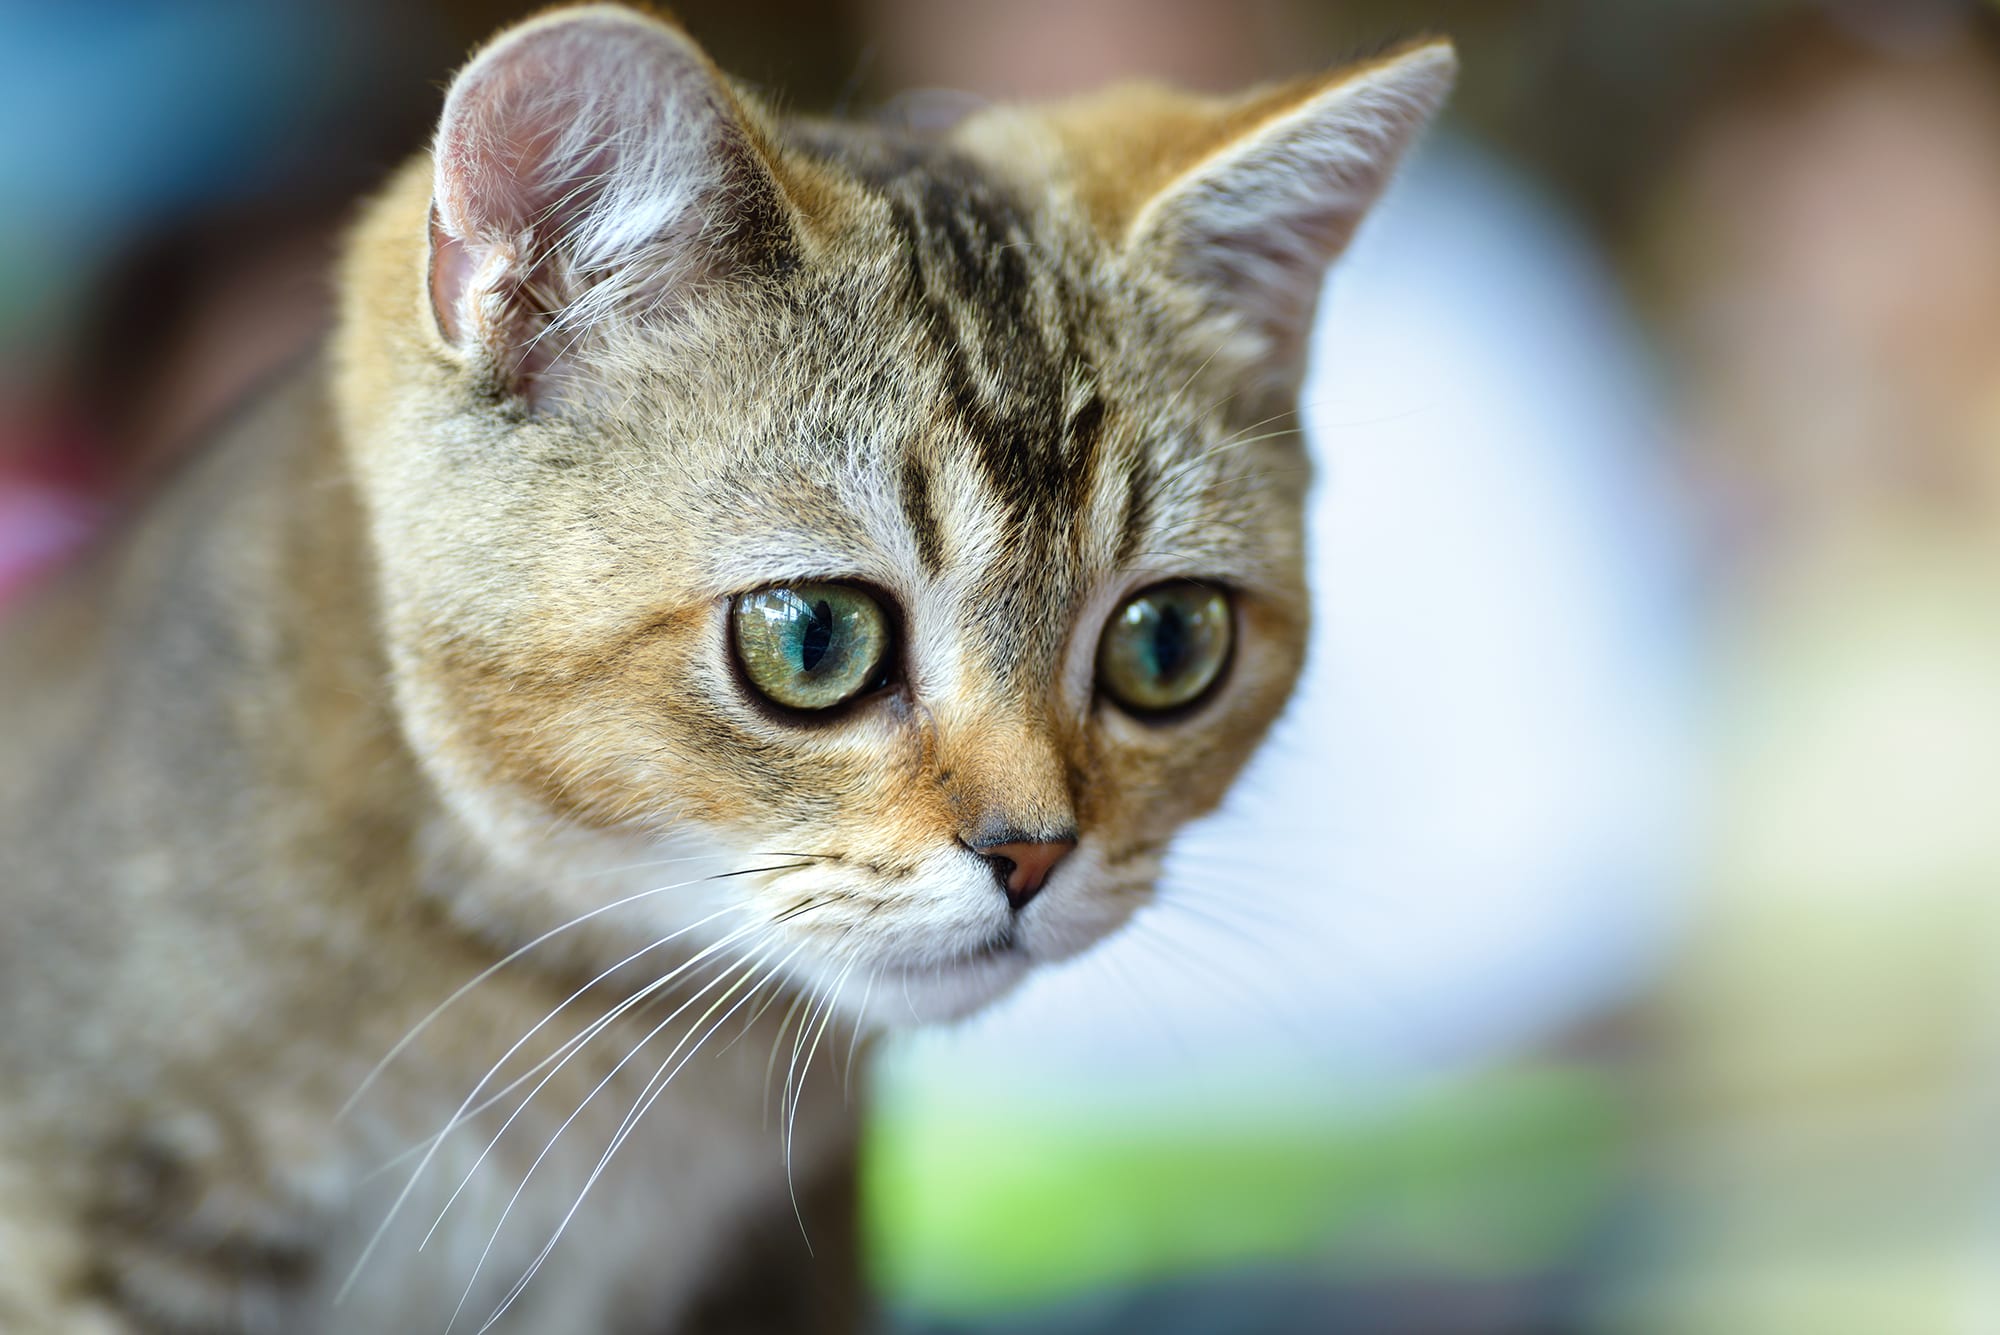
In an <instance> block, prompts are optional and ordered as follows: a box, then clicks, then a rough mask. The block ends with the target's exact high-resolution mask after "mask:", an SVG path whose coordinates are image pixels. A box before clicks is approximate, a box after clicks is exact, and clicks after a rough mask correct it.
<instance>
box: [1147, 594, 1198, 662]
mask: <svg viewBox="0 0 2000 1335" xmlns="http://www.w3.org/2000/svg"><path fill="white" fill-rule="evenodd" d="M1188 648H1189V645H1188V625H1187V618H1186V617H1185V616H1183V615H1182V614H1181V609H1180V608H1179V607H1178V606H1176V605H1175V604H1173V603H1168V604H1167V605H1166V606H1165V607H1162V608H1161V609H1160V619H1159V623H1158V624H1157V625H1156V626H1155V627H1154V629H1153V662H1154V664H1155V665H1156V666H1157V667H1158V668H1159V673H1160V679H1161V680H1162V681H1172V680H1173V679H1174V678H1176V677H1178V676H1180V675H1181V669H1182V668H1184V667H1186V666H1187V657H1188Z"/></svg>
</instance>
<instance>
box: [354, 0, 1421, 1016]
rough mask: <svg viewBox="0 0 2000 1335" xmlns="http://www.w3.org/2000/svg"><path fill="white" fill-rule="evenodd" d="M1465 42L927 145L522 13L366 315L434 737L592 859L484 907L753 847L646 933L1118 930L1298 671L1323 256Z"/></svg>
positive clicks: (419, 683) (357, 341)
mask: <svg viewBox="0 0 2000 1335" xmlns="http://www.w3.org/2000/svg"><path fill="white" fill-rule="evenodd" d="M1452 71H1453V58H1452V55H1451V52H1450V49H1449V48H1448V47H1447V46H1444V45H1442V44H1433V45H1426V46H1420V47H1416V48H1413V49H1410V50H1407V51H1405V52H1403V53H1401V54H1399V55H1396V56H1394V57H1391V58H1387V59H1383V60H1380V61H1376V62H1374V63H1371V64H1368V65H1365V66H1361V67H1358V68H1356V69H1353V70H1349V71H1345V72H1342V73H1339V74H1335V75H1332V76H1329V77H1326V78H1321V79H1314V80H1306V81H1301V82H1297V83H1292V84H1287V85H1284V86H1278V87H1268V88H1263V89H1260V90H1256V91H1253V92H1251V93H1248V94H1245V95H1243V96H1240V97H1234V98H1207V97H1194V96H1187V95H1182V94H1178V93H1173V92H1169V91H1167V90H1164V89H1159V88H1154V87H1128V88H1124V89H1119V90H1115V91H1112V92H1108V93H1105V94H1103V95H1100V96H1097V97H1092V98H1087V99H1082V100H1078V101H1075V102H1070V103H1064V104H1058V105H1052V106H1044V107H1027V108H993V109H987V110H980V111H976V112H974V113H972V114H969V115H966V116H964V117H962V118H960V119H958V120H957V121H956V122H955V123H954V124H952V125H950V126H948V127H946V128H942V129H930V130H923V129H918V128H912V127H911V126H909V125H907V124H904V125H890V124H886V123H885V124H879V125H874V126H836V125H829V124H818V123H810V122H796V121H787V120H783V119H780V118H778V117H777V116H775V115H774V114H773V113H772V112H771V111H770V110H769V109H768V108H766V107H765V106H764V105H762V104H761V103H759V102H758V101H757V100H756V99H754V98H753V97H751V96H750V95H748V94H747V93H746V92H745V91H744V90H743V89H741V88H740V87H738V86H736V85H735V84H733V83H731V82H730V81H728V80H727V79H725V78H724V77H723V76H721V75H720V74H719V73H718V72H717V71H716V70H715V68H714V67H713V65H712V64H711V63H710V62H709V61H708V60H707V58H706V57H705V56H704V55H703V54H702V53H701V52H700V50H699V49H698V48H697V47H696V46H695V45H694V44H693V43H692V42H691V41H690V40H689V39H688V38H687V37H686V36H685V35H684V34H683V33H681V32H680V31H678V30H677V29H675V28H673V27H671V26H669V25H667V24H665V23H662V22H660V21H657V20H655V19H652V18H648V17H643V16H640V15H638V14H635V13H633V12H631V11H627V10H624V9H620V8H615V7H609V6H589V7H585V8H580V9H571V10H563V11H558V12H555V13H553V14H550V15H547V16H544V17H542V18H539V19H536V20H534V21H532V22H530V23H527V24H525V25H523V26H521V27H518V28H515V29H513V30H512V31H510V32H508V33H506V34H504V35H503V36H502V37H500V38H499V39H498V40H497V41H495V42H494V43H492V44H491V45H490V46H488V47H487V48H486V49H485V50H484V51H483V52H481V53H480V54H479V55H478V57H477V58H476V59H474V60H473V61H472V63H471V64H470V65H469V66H468V67H467V68H466V69H465V70H464V71H463V72H462V73H461V74H460V75H459V76H458V78H457V80H456V82H455V83H454V84H453V85H452V88H451V91H450V94H449V97H448V99H447V102H446V106H445V111H444V116H443V120H442V123H441V125H440V127H439V131H438V137H437V142H436V146H435V149H434V152H433V154H432V156H431V158H430V159H428V160H427V161H426V162H425V163H424V164H422V165H421V167H419V168H416V169H413V171H412V172H410V173H408V174H407V175H406V177H405V178H404V180H403V181H402V183H401V184H400V186H398V187H397V188H395V189H393V190H392V191H391V193H390V195H389V196H388V198H386V199H385V200H384V201H383V202H382V203H381V204H380V205H378V206H377V208H376V209H375V210H374V211H373V212H372V213H371V215H370V217H369V219H368V221H367V222H366V223H365V224H364V225H363V227H362V229H361V230H360V232H359V234H358V236H357V238H356V243H355V245H354V247H353V250H352V253H351V256H350V261H349V268H348V275H347V276H348V284H347V292H348V304H347V309H346V311H345V315H344V322H343V330H342V333H341V337H340V341H339V345H338V353H339V361H340V380H339V391H340V392H339V399H340V403H341V407H342V411H343V414H344V418H345V429H346V434H347V438H348V440H349V447H350V450H351V452H352V455H353V457H354V459H355V462H356V472H357V475H358V477H359V479H360V482H361V486H362V490H363V493H364V497H365V500H366V503H367V508H368V510H369V513H370V516H371V521H372V528H373V541H374V544H375V547H376V556H377V558H378V563H379V567H380V571H381V584H382V592H383V600H384V608H385V617H386V626H387V633H388V636H389V640H390V650H391V655H392V659H393V663H394V668H395V674H396V687H397V699H398V702H399V706H400V708H401V711H402V714H403V719H404V724H405V728H406V731H407V732H408V735H409V736H410V738H411V740H412V744H413V746H414V748H415V749H416V751H417V752H418V753H419V755H420V756H421V757H422V758H423V760H424V762H425V764H426V766H427V767H428V769H429V771H430V773H431V775H432V776H433V778H434V779H435V781H436V782H437V784H438V786H439V787H440V789H441V791H442V792H443V793H444V794H445V796H446V797H447V798H448V800H449V802H450V804H451V805H452V806H453V807H454V808H455V809H456V810H457V812H458V813H459V814H460V816H461V817H462V818H463V819H464V820H465V821H466V822H467V824H468V825H469V828H470V829H471V830H473V831H474V832H476V836H477V838H478V839H480V840H481V841H482V842H483V843H484V844H485V845H486V846H487V847H489V848H490V849H491V850H493V851H494V852H496V853H498V854H499V855H500V856H501V857H502V858H503V859H505V860H507V861H509V862H512V863H514V864H516V865H519V866H525V867H530V868H536V869H539V870H540V871H541V872H542V873H543V876H542V878H541V879H542V880H545V881H546V882H547V884H548V887H549V888H548V890H547V893H546V902H542V901H541V900H539V899H538V900H535V901H534V902H524V901H521V900H520V899H519V898H518V896H517V897H515V898H514V899H510V900H508V901H507V902H505V903H473V904H464V905H461V908H462V910H463V911H464V912H466V913H467V914H468V915H469V916H470V917H472V918H474V919H475V920H478V921H481V922H483V923H485V924H487V925H488V926H490V927H493V928H494V930H496V931H498V932H500V933H501V934H503V935H522V936H524V935H525V934H528V933H531V932H534V931H540V930H544V929H545V928H546V927H548V926H550V925H553V923H555V922H557V921H560V920H562V919H565V918H568V917H570V916H573V915H575V914H577V913H580V912H584V911H586V910H588V909H589V908H592V907H595V906H597V905H599V904H601V903H605V902H611V901H612V900H614V899H616V898H619V897H622V896H620V895H619V894H617V893H614V891H613V890H612V889H611V888H610V885H611V883H610V882H607V881H603V880H597V881H593V880H591V879H590V877H589V876H588V875H582V874H578V875H571V874H569V873H571V872H577V873H584V872H589V873H595V872H597V871H601V870H602V869H603V868H605V867H609V866H612V865H614V864H617V863H620V862H627V863H629V862H635V861H637V862H652V863H656V864H658V865H657V866H656V867H655V868H654V869H653V870H651V871H649V872H647V873H646V874H648V875H650V876H651V877H652V878H653V880H652V883H654V884H664V883H667V882H678V881H683V880H694V879H695V878H696V877H699V876H701V875H703V874H705V873H714V872H718V871H728V872H740V873H742V874H737V875H731V876H725V877H719V878H713V877H712V878H711V879H707V880H701V881H699V882H698V883H697V884H694V885H690V886H686V887H684V888H681V889H676V890H671V891H662V892H661V893H659V894H658V895H653V896H649V897H647V898H645V899H644V900H643V901H641V902H638V903H635V904H633V905H630V906H626V907H623V908H621V909H620V910H619V911H618V912H617V913H615V914H606V915H604V918H603V922H602V923H600V924H598V925H599V926H602V925H604V924H608V923H616V924H618V926H617V929H616V932H614V934H613V936H612V938H611V939H612V941H613V943H614V944H613V945H610V946H607V949H611V948H616V945H620V944H625V943H629V945H630V948H631V949H637V948H638V947H639V946H641V945H644V944H645V943H646V942H647V941H650V940H653V939H655V938H657V937H658V936H660V935H662V934H663V933H664V932H665V931H667V930H671V929H672V928H673V927H675V926H678V925H685V924H687V923H689V922H691V921H693V920H694V919H695V918H697V917H700V916H702V915H705V914H708V913H712V912H716V911H718V910H720V911H721V912H722V917H721V918H719V919H718V920H717V921H716V922H715V923H713V924H711V925H710V926H709V927H707V928H705V929H704V932H705V933H706V934H707V935H708V936H709V937H710V938H711V939H713V938H714V937H715V936H716V934H718V933H721V932H723V931H725V930H730V929H736V930H739V931H740V932H741V935H740V936H738V937H736V938H734V940H736V941H737V943H738V948H733V949H732V953H731V956H730V958H731V959H732V960H743V961H749V962H763V963H768V964H769V965H770V966H771V967H774V968H782V969H783V970H784V971H786V972H789V973H791V974H793V975H795V976H799V977H804V978H817V979H825V978H831V977H833V976H836V975H840V974H843V973H844V972H846V973H851V975H852V976H853V977H855V978H856V979H859V978H862V977H867V978H869V979H871V980H873V985H874V987H875V989H876V990H877V991H883V992H885V994H887V995H891V996H894V997H895V998H896V1007H897V1009H899V1010H900V1009H901V1008H902V1006H903V1004H904V999H905V998H907V999H908V1000H909V1002H910V1004H911V1005H913V1006H914V1008H915V1009H916V1010H917V1012H918V1013H919V1014H923V1015H940V1014H948V1013H954V1012H957V1011H960V1010H963V1009H965V1008H967V1007H970V1006H973V1005H977V1004H979V1003H981V1002H983V1001H985V1000H987V999H989V998H990V997H991V996H993V995H995V994H997V993H998V992H999V991H1000V990H1002V989H1004V988H1005V987H1006V986H1008V985H1009V984H1011V983H1012V982H1013V981H1014V980H1016V979H1017V978H1018V977H1019V976H1020V975H1021V974H1022V973H1023V972H1024V971H1025V970H1026V969H1027V968H1029V967H1030V966H1032V965H1033V964H1034V963H1036V962H1038V961H1045V960H1051V959H1057V958H1061V957H1064V956H1067V955H1070V954H1072V953H1074V952H1076V951H1077V950H1079V949H1081V948H1083V947H1085V946H1087V945H1089V944H1091V943H1092V942H1095V941H1097V940H1098V939H1100V938H1101V937H1102V936H1103V935H1104V934H1105V933H1107V932H1108V931H1110V930H1112V929H1113V928H1114V927H1116V926H1117V925H1119V924H1120V923H1122V922H1123V921H1124V920H1125V919H1126V918H1127V917H1128V916H1129V915H1130V914H1131V912H1132V911H1133V910H1134V909H1135V908H1136V907H1137V906H1139V905H1140V904H1142V903H1143V902H1145V900H1146V898H1147V896H1148V895H1149V893H1150V890H1151V886H1152V883H1153V880H1154V877H1155V874H1156V871H1157V868H1158V864H1159V860H1160V857H1161V854H1162V852H1163V850H1164V849H1165V847H1166V844H1167V842H1168V840H1169V839H1170V838H1171V836H1172V835H1173V834H1174V833H1175V831H1176V830H1178V829H1179V828H1180V827H1181V826H1182V825H1183V824H1184V823H1185V822H1186V821H1188V820H1189V819H1190V818H1192V817H1195V816H1197V815H1200V814H1201V813H1203V812H1206V811H1208V810H1209V809H1211V808H1212V807H1214V806H1215V805H1216V803H1217V802H1218V801H1219V800H1220V799H1221V798H1222V796H1223V793H1224V791H1225V790H1226V789H1227V788H1228V786H1229V784H1230V782H1231V780H1232V779H1233V777H1234V776H1235V775H1236V773H1237V771H1238V770H1239V768H1240V767H1241V766H1242V765H1243V763H1244V761H1245V760H1246V759H1247V758H1248V757H1249V755H1250V754H1251V752H1252V751H1253V750H1254V749H1255V747H1256V746H1257V744H1258V742H1259V740H1260V739H1261V738H1262V737H1263V735H1264V733H1265V730H1266V729H1267V728H1268V727H1269V725H1270V724H1271V722H1272V720H1273V719H1274V718H1275V717H1276V716H1277V714H1278V712H1279V710H1280V709H1281V707H1282V706H1283V704H1284V702H1285V699H1286V697H1287V695H1288V693H1289V692H1290V690H1291V688H1292V684H1293V681H1294V678H1295V677H1296V675H1297V673H1298V670H1299V666H1300V661H1301V657H1302V654H1303V650H1304V645H1305V639H1306V626H1307V619H1308V614H1309V597H1308V594H1307V590H1306V588H1305V586H1304V583H1303V579H1302V563H1301V556H1302V550H1303V544H1304V535H1303V533H1302V531H1301V502H1302V498H1303V496H1304V493H1305V491H1306V485H1307V465H1306V457H1305V454H1304V452H1303V450H1302V448H1301V445H1300V442H1299V440H1298V437H1297V435H1296V432H1295V431H1294V430H1293V420H1292V416H1291V411H1292V406H1293V400H1294V398H1295V396H1296V394H1297V391H1298V387H1299V379H1300V375H1301V370H1302V363H1303V358H1304V350H1305V342H1306V336H1307V331H1308V329H1309V327H1310V324H1311V321H1312V315H1313V309H1314V305H1315V300H1316V293H1317V290H1318V286H1319V281H1320V277H1321V274H1322V271H1323V269H1324V268H1325V266H1326V265H1327V263H1328V262H1329V261H1330V260H1331V259H1332V258H1333V257H1334V256H1335V255H1336V254H1337V253H1338V252H1339V250H1340V249H1341V248H1342V246H1343V245H1344V244H1345V242H1346V240H1347V238H1348V236H1349V235H1350V233H1351V231H1352V229H1353V227H1354V226H1355V224H1356V222H1357V221H1358V220H1359V218H1360V216H1361V214H1362V212H1363V211H1364V210H1365V209H1366V208H1367V207H1368V205H1369V204H1370V203H1372V202H1373V200H1374V199H1375V197H1376V195H1377V194H1378V192H1379V191H1380V189H1381V188H1382V186H1383V185H1384V183H1385V181H1386V179H1387V178H1388V175H1389V173H1390V172H1391V170H1392V169H1393V167H1394V165H1395V162H1396V160H1397V158H1398V157H1399V155H1400V154H1401V152H1402V151H1403V149H1404V148H1405V147H1406V146H1407V145H1408V143H1409V142H1410V140H1411V139H1412V137H1413V136H1414V135H1415V133H1416V132H1417V130H1418V129H1419V128H1420V127H1421V125H1422V124H1423V123H1424V121H1425V120H1426V119H1427V118H1428V117H1429V116H1430V115H1431V114H1432V113H1433V112H1434V111H1435V110H1436V108H1437V106H1438V104H1439V102H1440V101H1441V99H1442V98H1443V96H1444V94H1445V91H1446V88H1447V86H1448V84H1449V82H1450V79H1451V76H1452ZM676 853H679V854H685V855H687V856H689V857H690V858H693V859H695V860H694V861H691V862H689V863H686V864H683V865H682V866H680V867H675V866H671V865H667V863H666V861H665V860H666V859H667V858H668V857H670V856H671V855H674V854H676ZM704 858H708V859H715V860H711V861H705V862H704V861H701V859H704ZM535 883H536V884H538V885H539V884H540V883H541V881H540V880H538V881H536V882H535ZM540 893H541V892H540V891H539V890H538V891H537V892H536V894H537V895H539V894H540ZM760 952H761V953H760Z"/></svg>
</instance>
